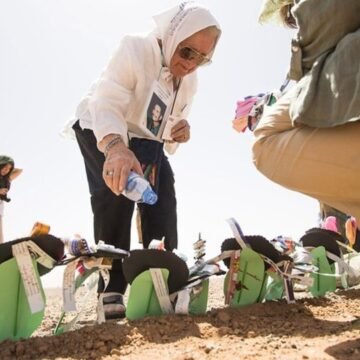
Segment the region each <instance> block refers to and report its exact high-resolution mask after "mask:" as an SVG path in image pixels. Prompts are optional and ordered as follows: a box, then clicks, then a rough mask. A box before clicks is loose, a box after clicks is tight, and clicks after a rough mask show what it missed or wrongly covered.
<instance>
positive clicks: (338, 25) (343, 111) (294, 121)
mask: <svg viewBox="0 0 360 360" xmlns="http://www.w3.org/2000/svg"><path fill="white" fill-rule="evenodd" d="M359 14H360V1H359V0H266V1H265V6H264V8H263V11H262V14H261V17H260V20H261V21H262V22H264V21H267V20H269V19H270V18H272V17H274V16H278V18H280V19H282V21H283V22H284V23H285V24H287V25H288V26H290V27H293V28H297V30H296V34H295V37H294V38H293V40H292V46H291V50H292V57H291V63H290V72H289V78H290V79H292V80H295V81H296V83H295V84H294V86H293V87H292V88H291V89H290V90H289V91H288V92H287V93H286V94H285V95H284V96H283V97H282V98H281V99H280V100H279V101H278V102H277V103H276V104H275V105H272V106H270V107H268V108H266V109H265V112H264V115H263V117H262V119H261V120H260V122H259V124H258V126H257V128H256V130H255V131H254V135H255V142H254V145H253V158H254V163H255V165H256V167H257V169H258V170H259V171H260V172H262V173H263V174H264V175H265V176H266V177H268V178H269V179H271V180H272V181H274V182H276V183H278V184H280V185H283V186H284V187H287V188H289V189H291V190H295V191H299V192H301V193H304V194H306V195H309V196H311V197H313V198H315V199H318V200H319V201H320V202H321V203H324V204H327V205H329V206H331V207H333V208H335V209H338V210H340V211H342V212H343V213H345V214H351V215H353V216H355V217H356V218H357V219H358V220H359V219H360V177H359V175H360V161H359V159H360V142H359V137H360V122H359V120H360V66H359V64H360V16H359Z"/></svg>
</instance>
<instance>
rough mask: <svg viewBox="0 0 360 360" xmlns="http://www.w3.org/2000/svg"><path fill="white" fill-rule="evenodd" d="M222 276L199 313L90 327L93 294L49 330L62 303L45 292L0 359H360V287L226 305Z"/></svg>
mask: <svg viewBox="0 0 360 360" xmlns="http://www.w3.org/2000/svg"><path fill="white" fill-rule="evenodd" d="M222 282H223V277H219V278H214V279H212V280H211V286H210V294H209V304H208V309H209V311H208V312H207V314H206V315H204V316H185V315H172V316H162V317H157V318H146V319H142V320H138V321H131V322H130V321H127V320H123V321H120V322H108V323H106V324H102V325H94V320H95V314H94V307H95V299H93V300H92V304H91V306H90V309H89V310H88V311H87V312H86V314H85V315H86V316H85V317H84V318H83V319H82V320H81V322H80V323H79V327H80V328H79V329H77V330H76V331H71V332H68V333H64V334H62V335H58V336H53V335H51V333H52V330H53V328H54V326H55V324H56V321H57V319H58V316H59V312H60V307H61V293H60V291H59V290H47V309H46V315H45V319H44V321H43V323H42V325H41V327H40V328H39V329H38V330H37V331H36V333H35V334H34V335H33V336H32V337H31V338H30V339H27V340H20V341H4V342H3V343H1V344H0V359H2V360H7V359H9V360H10V359H19V360H22V359H24V360H25V359H29V360H30V359H57V360H60V359H122V360H123V359H126V360H130V359H149V358H150V359H152V360H154V359H162V360H164V359H174V360H201V359H221V360H227V359H237V358H239V359H240V358H241V359H266V360H271V359H274V360H275V359H276V360H279V359H291V360H297V359H319V360H322V359H324V360H325V359H326V360H329V359H344V360H345V359H346V360H355V359H357V360H358V359H360V289H358V288H355V289H351V290H338V291H337V292H335V293H331V294H329V295H327V296H326V297H324V298H319V299H312V298H303V299H300V300H298V301H297V302H296V304H291V305H288V304H286V302H285V301H280V302H268V303H263V304H255V305H251V306H247V307H243V308H238V309H231V308H227V307H225V306H224V298H223V294H222Z"/></svg>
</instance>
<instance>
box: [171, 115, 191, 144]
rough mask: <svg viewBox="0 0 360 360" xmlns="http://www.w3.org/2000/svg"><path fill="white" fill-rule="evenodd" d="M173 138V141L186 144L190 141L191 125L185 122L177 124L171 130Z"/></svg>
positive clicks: (181, 121)
mask: <svg viewBox="0 0 360 360" xmlns="http://www.w3.org/2000/svg"><path fill="white" fill-rule="evenodd" d="M171 137H172V139H173V141H176V142H178V143H186V142H188V141H189V140H190V125H189V123H188V122H187V121H186V120H185V119H182V120H180V121H179V122H178V123H177V124H175V125H174V126H173V128H172V129H171Z"/></svg>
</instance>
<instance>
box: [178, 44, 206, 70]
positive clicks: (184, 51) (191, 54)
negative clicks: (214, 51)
mask: <svg viewBox="0 0 360 360" xmlns="http://www.w3.org/2000/svg"><path fill="white" fill-rule="evenodd" d="M179 55H180V57H181V58H182V59H184V60H191V61H194V62H195V63H196V65H197V66H201V65H208V64H210V63H211V59H209V58H208V57H206V56H205V55H203V54H201V53H199V52H198V51H196V50H194V49H193V48H191V47H189V46H183V47H180V48H179Z"/></svg>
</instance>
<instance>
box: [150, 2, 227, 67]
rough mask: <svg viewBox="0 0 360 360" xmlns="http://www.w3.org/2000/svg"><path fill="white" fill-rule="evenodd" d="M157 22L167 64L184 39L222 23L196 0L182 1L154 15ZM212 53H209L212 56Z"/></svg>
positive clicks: (157, 31)
mask: <svg viewBox="0 0 360 360" xmlns="http://www.w3.org/2000/svg"><path fill="white" fill-rule="evenodd" d="M153 19H154V21H155V23H156V29H155V30H154V33H155V36H156V37H157V38H158V39H160V40H161V42H162V51H163V56H164V62H165V65H166V66H169V65H170V60H171V58H172V56H173V55H174V52H175V50H176V48H177V46H178V45H179V43H181V42H182V41H183V40H185V39H187V38H188V37H190V36H191V35H193V34H195V33H196V32H198V31H200V30H203V29H205V28H207V27H209V26H216V27H217V28H218V29H219V31H221V30H220V25H219V23H218V22H217V20H216V19H215V18H214V16H213V15H212V14H211V13H210V11H209V10H208V9H206V8H204V7H202V6H200V5H199V4H197V3H196V2H195V1H187V2H182V3H181V4H180V5H177V6H175V7H173V8H171V9H169V10H166V11H164V12H162V13H160V14H158V15H155V16H154V17H153ZM211 55H212V53H211V54H209V56H210V57H211Z"/></svg>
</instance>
